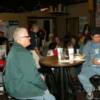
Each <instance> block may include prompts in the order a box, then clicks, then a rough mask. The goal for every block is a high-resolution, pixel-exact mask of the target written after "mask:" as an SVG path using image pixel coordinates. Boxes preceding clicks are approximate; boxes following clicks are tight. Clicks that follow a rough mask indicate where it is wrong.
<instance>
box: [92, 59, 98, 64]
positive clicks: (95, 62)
mask: <svg viewBox="0 0 100 100" xmlns="http://www.w3.org/2000/svg"><path fill="white" fill-rule="evenodd" d="M92 64H95V65H100V60H97V59H95V58H93V59H92Z"/></svg>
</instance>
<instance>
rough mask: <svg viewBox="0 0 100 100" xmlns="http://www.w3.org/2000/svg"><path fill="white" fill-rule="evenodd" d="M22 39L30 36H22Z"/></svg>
mask: <svg viewBox="0 0 100 100" xmlns="http://www.w3.org/2000/svg"><path fill="white" fill-rule="evenodd" d="M20 37H21V38H30V36H29V35H28V36H20Z"/></svg>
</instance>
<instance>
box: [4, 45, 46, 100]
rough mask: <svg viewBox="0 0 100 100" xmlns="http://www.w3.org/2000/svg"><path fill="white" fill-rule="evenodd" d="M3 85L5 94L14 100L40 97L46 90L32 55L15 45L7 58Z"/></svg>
mask: <svg viewBox="0 0 100 100" xmlns="http://www.w3.org/2000/svg"><path fill="white" fill-rule="evenodd" d="M4 84H5V88H6V90H7V92H8V93H9V94H10V95H11V96H13V97H15V98H29V97H36V96H41V95H43V94H44V91H45V90H46V89H47V86H46V84H45V82H44V81H43V80H42V79H41V77H40V74H39V72H38V71H37V68H36V65H35V61H34V59H33V57H32V54H31V53H30V52H29V51H28V50H27V49H26V48H24V47H22V46H21V45H19V44H17V43H14V45H13V46H12V48H11V50H10V52H9V54H8V56H7V63H6V67H5V74H4Z"/></svg>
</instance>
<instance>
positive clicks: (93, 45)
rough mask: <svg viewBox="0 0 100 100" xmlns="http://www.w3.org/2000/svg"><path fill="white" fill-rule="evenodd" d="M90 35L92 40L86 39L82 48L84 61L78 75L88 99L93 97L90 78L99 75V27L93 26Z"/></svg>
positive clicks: (90, 99)
mask: <svg viewBox="0 0 100 100" xmlns="http://www.w3.org/2000/svg"><path fill="white" fill-rule="evenodd" d="M91 37H92V40H90V41H88V42H87V43H86V45H85V46H84V48H83V50H82V53H83V54H84V55H85V62H84V63H83V65H82V69H81V72H80V73H79V75H78V78H79V81H80V82H81V84H82V86H83V88H84V90H85V91H86V93H87V99H88V100H92V99H93V91H94V90H95V88H94V86H93V85H92V83H91V82H90V78H91V77H92V76H94V75H100V28H94V29H93V30H92V33H91Z"/></svg>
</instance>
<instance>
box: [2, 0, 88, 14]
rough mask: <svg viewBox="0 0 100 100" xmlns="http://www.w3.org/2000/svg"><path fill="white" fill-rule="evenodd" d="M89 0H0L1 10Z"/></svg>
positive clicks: (28, 9)
mask: <svg viewBox="0 0 100 100" xmlns="http://www.w3.org/2000/svg"><path fill="white" fill-rule="evenodd" d="M86 1H87V0H0V12H16V13H17V12H27V11H34V10H38V9H40V8H42V7H47V6H49V5H53V6H56V5H57V4H59V3H61V4H63V5H65V6H67V5H70V4H76V3H81V2H86Z"/></svg>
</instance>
